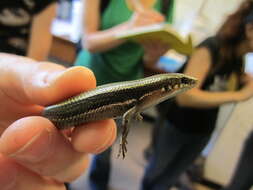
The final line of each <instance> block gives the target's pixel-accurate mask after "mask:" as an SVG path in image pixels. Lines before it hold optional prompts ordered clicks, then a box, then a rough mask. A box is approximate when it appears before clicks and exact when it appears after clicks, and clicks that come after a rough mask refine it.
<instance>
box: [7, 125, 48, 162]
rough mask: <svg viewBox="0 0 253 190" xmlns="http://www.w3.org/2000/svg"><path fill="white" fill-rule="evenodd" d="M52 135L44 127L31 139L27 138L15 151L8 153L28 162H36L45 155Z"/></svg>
mask: <svg viewBox="0 0 253 190" xmlns="http://www.w3.org/2000/svg"><path fill="white" fill-rule="evenodd" d="M51 141H52V137H51V133H50V131H49V130H48V129H44V130H43V131H41V132H40V133H39V134H37V135H35V136H34V137H33V138H31V140H29V141H28V142H27V143H26V144H25V145H24V146H22V147H21V148H20V149H19V150H17V151H16V152H15V153H12V154H11V155H9V156H10V157H12V158H14V159H16V160H20V161H25V162H30V163H36V162H39V161H41V160H43V159H44V158H46V157H47V155H48V153H49V150H50V148H51V147H50V145H51Z"/></svg>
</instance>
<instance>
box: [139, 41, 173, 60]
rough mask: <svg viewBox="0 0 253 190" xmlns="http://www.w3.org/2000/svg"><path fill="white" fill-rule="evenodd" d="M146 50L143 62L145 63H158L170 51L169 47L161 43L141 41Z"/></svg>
mask: <svg viewBox="0 0 253 190" xmlns="http://www.w3.org/2000/svg"><path fill="white" fill-rule="evenodd" d="M140 43H141V44H142V46H143V48H144V57H143V60H144V62H145V63H156V62H157V61H158V59H159V58H160V57H161V56H162V55H164V54H165V53H166V52H167V51H168V50H169V48H170V47H169V45H168V44H164V43H162V42H160V41H150V40H149V41H141V42H140Z"/></svg>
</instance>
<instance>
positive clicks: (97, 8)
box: [75, 0, 172, 190]
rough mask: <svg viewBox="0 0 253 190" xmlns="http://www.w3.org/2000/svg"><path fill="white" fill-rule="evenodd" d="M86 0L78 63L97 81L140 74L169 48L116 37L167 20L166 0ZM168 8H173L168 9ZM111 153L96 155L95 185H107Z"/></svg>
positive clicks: (92, 173) (108, 80) (139, 76)
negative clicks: (121, 32)
mask: <svg viewBox="0 0 253 190" xmlns="http://www.w3.org/2000/svg"><path fill="white" fill-rule="evenodd" d="M83 2H84V16H83V36H82V47H83V49H82V50H81V52H80V53H79V55H78V57H77V60H76V62H75V65H79V66H80V65H81V66H85V67H88V68H90V69H91V70H92V71H93V72H94V74H95V77H96V79H97V85H102V84H106V83H110V82H118V81H125V80H134V79H138V78H141V77H143V62H155V61H156V60H158V58H159V57H160V56H161V55H163V54H164V53H165V52H166V51H167V50H168V46H167V45H164V44H161V43H159V42H143V44H141V45H140V44H137V43H134V42H129V41H125V40H120V39H117V38H116V37H115V34H117V33H118V32H120V31H125V30H131V29H133V28H136V27H138V26H144V25H150V24H156V23H161V22H164V21H165V20H166V18H165V16H164V15H163V14H161V12H162V10H163V9H162V7H164V4H166V3H167V4H168V2H167V1H166V0H156V1H154V0H140V1H138V2H139V3H138V4H139V5H140V6H141V10H140V9H138V10H137V9H135V4H132V6H129V5H130V3H131V0H110V1H108V0H107V1H106V0H84V1H83ZM132 2H134V1H132ZM170 2H172V1H170ZM105 4H106V5H105ZM130 7H132V9H133V10H134V11H133V10H131V9H130ZM168 7H169V6H168ZM139 8H140V7H139ZM166 11H168V12H170V11H169V9H168V10H166ZM167 17H170V15H167ZM110 153H111V150H108V151H106V152H104V153H102V154H99V155H96V156H94V159H93V162H92V167H91V172H90V185H91V188H92V189H101V190H106V189H108V181H109V172H110Z"/></svg>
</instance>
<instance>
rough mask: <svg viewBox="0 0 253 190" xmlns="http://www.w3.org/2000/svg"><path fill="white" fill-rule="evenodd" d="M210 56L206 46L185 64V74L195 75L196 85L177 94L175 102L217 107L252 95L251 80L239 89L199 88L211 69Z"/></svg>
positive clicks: (252, 83) (191, 105) (252, 84)
mask: <svg viewBox="0 0 253 190" xmlns="http://www.w3.org/2000/svg"><path fill="white" fill-rule="evenodd" d="M211 66H212V65H211V56H210V53H209V50H208V49H207V48H199V49H197V50H196V51H195V52H194V54H193V55H192V57H191V58H190V60H189V63H188V65H187V66H186V70H185V72H184V73H185V74H187V75H190V76H193V77H196V78H197V79H198V85H197V86H196V87H195V88H194V89H192V90H189V91H187V92H186V93H183V94H180V95H178V96H177V102H178V103H179V105H181V106H187V107H198V108H210V107H217V106H220V105H221V104H224V103H228V102H237V101H241V100H245V99H247V98H250V97H251V96H252V95H253V82H252V80H251V81H250V82H248V83H247V84H246V85H245V86H244V88H243V89H242V90H240V91H235V92H234V91H231V92H229V91H227V92H209V91H205V90H202V89H201V86H202V85H203V82H204V81H205V79H206V77H207V75H208V72H210V69H211Z"/></svg>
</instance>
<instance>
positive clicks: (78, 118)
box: [42, 73, 197, 158]
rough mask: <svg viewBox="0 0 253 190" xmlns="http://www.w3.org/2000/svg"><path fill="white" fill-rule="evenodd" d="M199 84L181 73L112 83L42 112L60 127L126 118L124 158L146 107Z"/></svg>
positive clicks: (122, 146) (122, 152)
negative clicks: (135, 123) (130, 135)
mask: <svg viewBox="0 0 253 190" xmlns="http://www.w3.org/2000/svg"><path fill="white" fill-rule="evenodd" d="M196 83H197V80H196V79H195V78H193V77H190V76H187V75H184V74H179V73H174V74H159V75H153V76H150V77H146V78H143V79H139V80H133V81H125V82H117V83H111V84H107V85H102V86H98V87H97V88H95V89H93V90H90V91H87V92H84V93H81V94H79V95H77V96H74V97H72V98H69V99H67V100H66V101H63V102H60V103H58V104H55V105H51V106H48V107H46V108H45V109H44V111H43V113H42V115H43V116H44V117H46V118H48V119H49V120H51V121H52V122H53V123H54V124H55V125H56V127H57V128H58V129H65V128H68V127H73V126H78V125H80V124H83V123H86V122H91V121H97V120H103V119H107V118H118V117H123V119H122V127H123V130H122V137H121V142H120V149H119V154H118V156H119V155H120V154H122V156H123V158H124V157H125V153H126V152H127V148H126V144H127V135H128V132H129V126H130V125H129V124H130V122H131V120H133V119H138V120H140V119H141V118H142V117H141V115H140V112H142V111H143V110H145V109H146V108H149V107H151V106H154V105H156V104H158V103H160V102H162V101H164V100H166V99H168V98H172V97H174V96H176V95H177V94H179V93H182V92H184V91H186V90H188V89H190V88H192V87H194V86H195V85H196Z"/></svg>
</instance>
